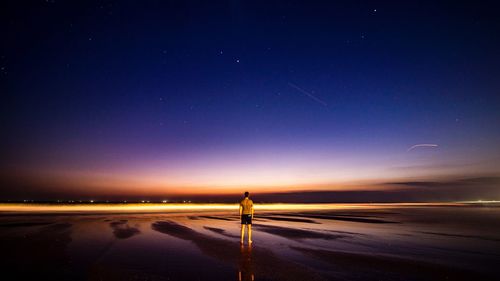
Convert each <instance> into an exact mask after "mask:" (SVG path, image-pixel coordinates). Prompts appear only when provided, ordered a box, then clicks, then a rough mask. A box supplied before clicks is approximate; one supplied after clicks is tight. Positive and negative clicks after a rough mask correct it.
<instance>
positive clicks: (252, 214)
mask: <svg viewBox="0 0 500 281" xmlns="http://www.w3.org/2000/svg"><path fill="white" fill-rule="evenodd" d="M251 210H252V219H253V202H252V208H251Z"/></svg>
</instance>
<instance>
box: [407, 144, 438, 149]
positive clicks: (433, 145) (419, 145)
mask: <svg viewBox="0 0 500 281" xmlns="http://www.w3.org/2000/svg"><path fill="white" fill-rule="evenodd" d="M437 146H438V145H437V144H433V143H420V144H416V145H414V146H412V147H410V148H408V150H407V151H411V150H413V149H414V148H417V147H437Z"/></svg>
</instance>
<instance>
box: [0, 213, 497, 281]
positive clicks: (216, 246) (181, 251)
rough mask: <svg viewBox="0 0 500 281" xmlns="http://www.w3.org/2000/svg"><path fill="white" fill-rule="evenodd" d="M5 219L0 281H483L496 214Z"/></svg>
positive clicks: (490, 274)
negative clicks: (249, 226)
mask: <svg viewBox="0 0 500 281" xmlns="http://www.w3.org/2000/svg"><path fill="white" fill-rule="evenodd" d="M236 212H237V210H235V212H227V211H225V212H214V211H212V212H203V213H193V212H182V213H167V214H159V213H149V214H148V213H142V214H140V213H128V214H119V213H116V212H114V213H113V214H107V213H77V214H64V215H62V214H57V213H53V214H42V213H22V214H21V213H12V212H4V213H1V214H0V238H1V240H0V241H1V242H0V247H1V249H2V255H1V264H2V269H3V270H2V271H3V272H2V274H3V276H4V277H8V278H2V280H26V279H48V280H488V279H497V278H496V277H497V276H498V275H499V274H500V266H499V265H500V208H496V207H491V208H489V207H462V206H457V207H449V206H448V207H436V206H419V207H415V206H387V207H378V208H366V209H363V208H361V209H359V208H355V209H354V208H353V209H341V210H335V209H332V210H321V211H273V212H270V211H268V212H262V213H257V214H256V219H255V224H254V239H253V240H254V245H253V246H251V247H249V246H248V245H246V244H245V245H243V246H241V245H240V244H239V220H238V217H237V216H236V215H235V213H236Z"/></svg>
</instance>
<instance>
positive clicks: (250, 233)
mask: <svg viewBox="0 0 500 281" xmlns="http://www.w3.org/2000/svg"><path fill="white" fill-rule="evenodd" d="M248 243H252V225H251V224H249V225H248Z"/></svg>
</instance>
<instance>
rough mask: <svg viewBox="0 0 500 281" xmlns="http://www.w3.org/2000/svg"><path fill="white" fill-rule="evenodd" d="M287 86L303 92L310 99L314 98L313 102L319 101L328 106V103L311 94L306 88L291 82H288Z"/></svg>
mask: <svg viewBox="0 0 500 281" xmlns="http://www.w3.org/2000/svg"><path fill="white" fill-rule="evenodd" d="M288 86H290V87H292V88H294V89H295V90H297V91H299V92H301V93H303V94H304V95H306V96H308V97H309V98H311V99H312V100H314V101H315V102H318V103H321V104H322V105H323V106H328V104H327V103H326V102H324V101H322V100H320V99H319V98H317V97H315V96H314V95H313V94H311V93H309V92H307V91H306V90H304V89H302V88H301V87H299V86H297V85H295V84H293V83H290V82H288Z"/></svg>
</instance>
